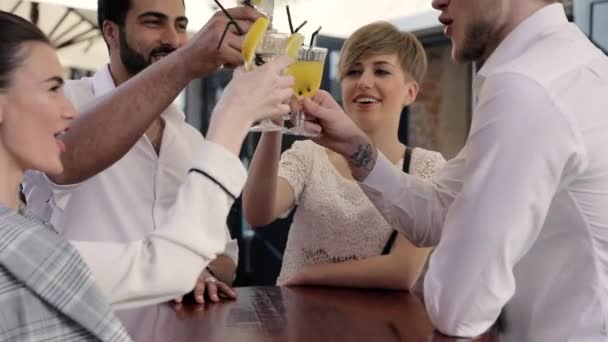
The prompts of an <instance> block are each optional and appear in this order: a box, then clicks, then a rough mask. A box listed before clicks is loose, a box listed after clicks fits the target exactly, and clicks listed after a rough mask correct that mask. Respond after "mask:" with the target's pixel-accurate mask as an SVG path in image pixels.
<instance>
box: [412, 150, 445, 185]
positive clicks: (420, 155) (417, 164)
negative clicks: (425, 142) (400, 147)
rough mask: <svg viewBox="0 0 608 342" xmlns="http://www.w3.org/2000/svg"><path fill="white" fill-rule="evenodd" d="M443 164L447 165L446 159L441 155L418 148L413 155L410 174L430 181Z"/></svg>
mask: <svg viewBox="0 0 608 342" xmlns="http://www.w3.org/2000/svg"><path fill="white" fill-rule="evenodd" d="M443 164H445V159H444V158H443V156H442V155H441V153H439V152H435V151H429V150H425V149H421V148H416V149H414V153H413V154H412V172H410V173H411V174H412V175H414V176H416V177H419V178H421V179H423V180H430V179H431V178H432V177H433V175H434V174H435V172H436V171H437V170H439V169H440V168H441V167H442V166H443Z"/></svg>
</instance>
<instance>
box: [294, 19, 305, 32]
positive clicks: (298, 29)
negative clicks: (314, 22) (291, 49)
mask: <svg viewBox="0 0 608 342" xmlns="http://www.w3.org/2000/svg"><path fill="white" fill-rule="evenodd" d="M306 24H308V20H304V22H303V23H301V24H300V26H298V28H296V29H295V30H294V31H293V32H294V33H295V32H298V31H300V29H301V28H302V27H304V25H306Z"/></svg>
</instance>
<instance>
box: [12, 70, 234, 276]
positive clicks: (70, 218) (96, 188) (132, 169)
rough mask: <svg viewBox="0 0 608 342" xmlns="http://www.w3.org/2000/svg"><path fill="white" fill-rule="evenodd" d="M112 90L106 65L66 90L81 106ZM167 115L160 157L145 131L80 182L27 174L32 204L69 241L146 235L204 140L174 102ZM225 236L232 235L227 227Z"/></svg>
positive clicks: (162, 218)
mask: <svg viewBox="0 0 608 342" xmlns="http://www.w3.org/2000/svg"><path fill="white" fill-rule="evenodd" d="M113 89H115V85H114V81H113V79H112V77H111V74H110V72H109V68H108V67H107V66H105V67H103V68H102V69H101V70H99V71H98V72H97V73H96V74H95V75H94V76H93V77H92V78H83V79H81V80H77V81H68V82H67V83H66V86H65V94H66V96H67V97H68V98H69V99H70V100H71V101H72V103H73V104H74V105H75V106H76V107H77V108H81V107H83V106H85V105H87V104H88V103H90V102H91V101H93V100H94V99H95V98H96V97H100V96H103V95H104V94H107V93H109V92H110V91H112V90H113ZM133 115H138V113H133ZM162 118H163V119H164V121H165V129H164V132H163V137H162V144H161V149H160V154H159V155H157V153H156V151H155V150H154V148H153V146H152V144H151V142H150V140H149V139H148V137H147V136H145V135H143V136H142V137H141V138H140V139H139V140H138V141H137V143H136V144H135V146H133V147H132V148H131V150H130V151H129V152H128V153H127V154H126V155H124V156H123V157H122V158H121V159H120V160H118V161H117V162H116V163H114V164H113V165H112V166H110V167H109V168H107V169H106V170H104V171H102V172H101V173H99V174H97V175H96V176H94V177H92V178H90V179H88V180H86V181H84V182H82V183H80V184H75V185H69V186H59V185H56V184H53V183H52V182H51V181H49V180H48V178H46V177H45V176H44V175H43V174H41V173H39V172H28V173H27V175H26V177H25V181H24V183H23V186H24V193H25V194H26V197H27V203H28V208H30V210H32V211H34V212H36V213H37V214H38V215H40V217H42V218H43V219H45V220H47V221H49V222H50V223H52V224H53V225H54V226H55V227H56V229H58V231H59V232H60V233H61V234H62V235H64V236H65V237H66V238H67V239H69V240H73V241H104V242H128V241H134V240H139V239H142V238H145V237H146V236H147V235H148V234H150V233H151V232H153V231H155V230H156V229H157V228H158V227H159V226H160V225H161V224H163V223H164V222H166V221H167V219H168V216H169V214H170V213H169V209H170V208H171V206H172V205H173V204H174V203H175V201H176V200H177V195H178V190H179V188H180V186H181V185H182V184H183V183H184V182H185V180H186V176H187V172H188V170H189V169H190V168H191V167H192V160H193V158H194V156H195V153H196V151H197V149H199V148H200V146H201V144H202V143H203V141H204V139H203V136H202V134H201V133H200V132H198V131H197V130H196V129H194V128H193V127H192V126H190V125H189V124H188V123H186V122H185V116H184V114H183V113H182V112H181V111H180V110H179V109H178V108H176V107H175V106H173V105H172V106H170V107H169V108H168V109H167V110H165V112H163V113H162ZM201 205H204V204H203V203H201ZM226 234H230V233H229V232H228V230H227V227H226ZM228 237H229V235H228ZM227 241H229V242H228V244H227V245H226V251H225V252H224V253H225V254H226V255H228V256H230V257H231V259H233V260H234V262H235V263H237V261H238V247H237V243H236V241H235V240H231V239H230V238H228V240H227ZM175 267H189V266H188V265H175ZM201 271H202V270H201Z"/></svg>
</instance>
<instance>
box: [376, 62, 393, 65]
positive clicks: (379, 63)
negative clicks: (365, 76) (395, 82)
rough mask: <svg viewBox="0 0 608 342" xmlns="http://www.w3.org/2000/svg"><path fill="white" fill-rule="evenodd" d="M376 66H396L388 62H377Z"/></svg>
mask: <svg viewBox="0 0 608 342" xmlns="http://www.w3.org/2000/svg"><path fill="white" fill-rule="evenodd" d="M374 65H388V66H394V64H393V63H390V62H387V61H377V62H374Z"/></svg>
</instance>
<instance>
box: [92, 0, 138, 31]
mask: <svg viewBox="0 0 608 342" xmlns="http://www.w3.org/2000/svg"><path fill="white" fill-rule="evenodd" d="M130 9H131V0H97V24H98V25H99V29H101V30H103V22H104V21H106V20H109V21H111V22H114V23H116V24H118V25H119V26H123V25H124V24H125V19H126V18H127V12H129V10H130Z"/></svg>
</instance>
